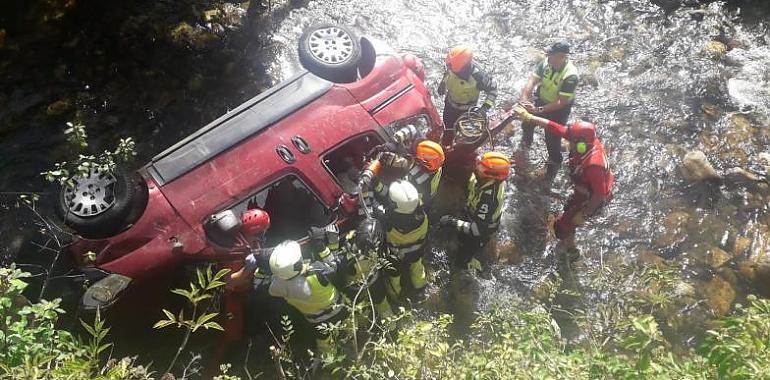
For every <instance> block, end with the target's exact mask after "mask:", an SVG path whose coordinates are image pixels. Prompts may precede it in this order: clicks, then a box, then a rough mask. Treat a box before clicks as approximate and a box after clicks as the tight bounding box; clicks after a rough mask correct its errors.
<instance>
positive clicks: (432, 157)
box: [414, 140, 445, 172]
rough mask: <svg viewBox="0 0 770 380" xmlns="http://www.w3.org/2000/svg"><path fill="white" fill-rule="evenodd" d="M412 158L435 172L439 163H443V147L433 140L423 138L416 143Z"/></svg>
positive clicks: (439, 165)
mask: <svg viewBox="0 0 770 380" xmlns="http://www.w3.org/2000/svg"><path fill="white" fill-rule="evenodd" d="M414 158H416V159H417V161H419V162H420V163H421V164H422V165H423V166H425V168H426V169H428V170H429V171H432V172H435V171H436V170H438V169H439V168H440V167H441V165H444V159H445V157H444V149H442V148H441V145H439V144H436V143H435V142H433V141H430V140H423V141H420V143H419V144H417V148H416V149H415V153H414Z"/></svg>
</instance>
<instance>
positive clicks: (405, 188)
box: [388, 179, 420, 214]
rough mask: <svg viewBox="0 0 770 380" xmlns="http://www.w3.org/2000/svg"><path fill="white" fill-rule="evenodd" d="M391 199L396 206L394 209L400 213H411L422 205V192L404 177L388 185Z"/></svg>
mask: <svg viewBox="0 0 770 380" xmlns="http://www.w3.org/2000/svg"><path fill="white" fill-rule="evenodd" d="M388 196H389V197H390V201H391V202H393V204H394V205H395V206H396V207H395V209H394V211H396V212H397V213H400V214H411V213H413V212H414V210H415V209H416V208H417V206H419V205H420V193H418V192H417V188H416V187H414V185H412V184H411V183H409V181H405V180H402V179H399V180H396V181H393V183H391V184H390V187H388Z"/></svg>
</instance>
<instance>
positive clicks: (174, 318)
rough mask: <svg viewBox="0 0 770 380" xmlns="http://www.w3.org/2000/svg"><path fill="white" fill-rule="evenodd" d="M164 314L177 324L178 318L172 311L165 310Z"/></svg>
mask: <svg viewBox="0 0 770 380" xmlns="http://www.w3.org/2000/svg"><path fill="white" fill-rule="evenodd" d="M163 314H166V317H168V319H170V320H171V322H176V317H175V316H174V314H173V313H171V312H170V311H168V310H166V309H163Z"/></svg>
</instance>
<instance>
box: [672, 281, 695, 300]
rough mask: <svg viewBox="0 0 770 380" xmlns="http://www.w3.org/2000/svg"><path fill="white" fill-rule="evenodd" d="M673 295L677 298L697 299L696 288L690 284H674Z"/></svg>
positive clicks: (681, 282) (683, 282) (680, 282)
mask: <svg viewBox="0 0 770 380" xmlns="http://www.w3.org/2000/svg"><path fill="white" fill-rule="evenodd" d="M672 294H673V295H674V296H675V297H676V298H685V297H687V298H692V297H695V287H694V286H692V284H690V283H688V282H685V281H679V282H677V283H676V284H674V286H673V290H672Z"/></svg>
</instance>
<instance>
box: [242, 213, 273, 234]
mask: <svg viewBox="0 0 770 380" xmlns="http://www.w3.org/2000/svg"><path fill="white" fill-rule="evenodd" d="M268 228H270V215H269V214H268V213H267V211H265V210H263V209H261V208H251V209H248V210H246V211H244V212H243V215H241V232H242V233H243V235H245V236H246V237H249V238H250V237H255V236H260V235H262V234H264V233H265V231H267V229H268Z"/></svg>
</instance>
